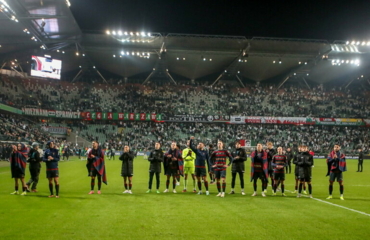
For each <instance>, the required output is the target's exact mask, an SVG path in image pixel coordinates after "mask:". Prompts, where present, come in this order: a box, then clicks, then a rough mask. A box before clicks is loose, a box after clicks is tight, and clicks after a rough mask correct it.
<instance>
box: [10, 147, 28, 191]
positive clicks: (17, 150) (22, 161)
mask: <svg viewBox="0 0 370 240" xmlns="http://www.w3.org/2000/svg"><path fill="white" fill-rule="evenodd" d="M27 153H28V149H27V148H26V146H25V145H24V144H23V143H18V144H17V145H13V146H12V152H11V155H10V170H11V172H12V178H14V189H15V191H14V192H12V193H11V194H12V195H15V194H19V192H18V180H21V183H22V188H23V192H22V193H21V195H27V186H26V184H25V182H24V176H25V171H26V165H27Z"/></svg>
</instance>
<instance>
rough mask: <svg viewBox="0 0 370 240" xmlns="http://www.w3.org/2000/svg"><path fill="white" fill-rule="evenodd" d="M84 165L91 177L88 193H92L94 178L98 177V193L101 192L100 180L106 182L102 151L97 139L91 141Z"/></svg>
mask: <svg viewBox="0 0 370 240" xmlns="http://www.w3.org/2000/svg"><path fill="white" fill-rule="evenodd" d="M86 167H87V169H88V171H89V175H88V176H89V177H91V185H90V186H91V190H90V192H89V194H94V187H95V178H96V177H98V194H101V191H100V189H101V182H102V180H103V182H104V183H105V184H108V182H107V175H106V174H105V161H104V151H103V150H102V149H101V147H100V146H99V143H98V142H97V141H93V142H92V148H91V150H90V151H89V153H88V155H87V164H86Z"/></svg>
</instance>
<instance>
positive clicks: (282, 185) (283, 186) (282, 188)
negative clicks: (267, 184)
mask: <svg viewBox="0 0 370 240" xmlns="http://www.w3.org/2000/svg"><path fill="white" fill-rule="evenodd" d="M284 188H285V185H284V184H281V193H284Z"/></svg>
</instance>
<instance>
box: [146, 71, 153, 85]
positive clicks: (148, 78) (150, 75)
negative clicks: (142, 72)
mask: <svg viewBox="0 0 370 240" xmlns="http://www.w3.org/2000/svg"><path fill="white" fill-rule="evenodd" d="M154 72H155V70H153V71H152V72H151V73H150V74H149V76H148V77H147V78H146V79H145V80H144V82H143V85H145V83H146V82H147V81H149V80H150V78H151V77H152V76H153V74H154Z"/></svg>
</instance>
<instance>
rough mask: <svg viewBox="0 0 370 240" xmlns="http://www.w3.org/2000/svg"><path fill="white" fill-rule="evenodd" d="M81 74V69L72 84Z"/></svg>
mask: <svg viewBox="0 0 370 240" xmlns="http://www.w3.org/2000/svg"><path fill="white" fill-rule="evenodd" d="M81 73H82V69H81V70H80V71H79V72H78V73H77V74H76V76H75V77H74V78H73V80H72V82H74V81H75V80H76V79H77V78H78V76H80V74H81Z"/></svg>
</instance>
